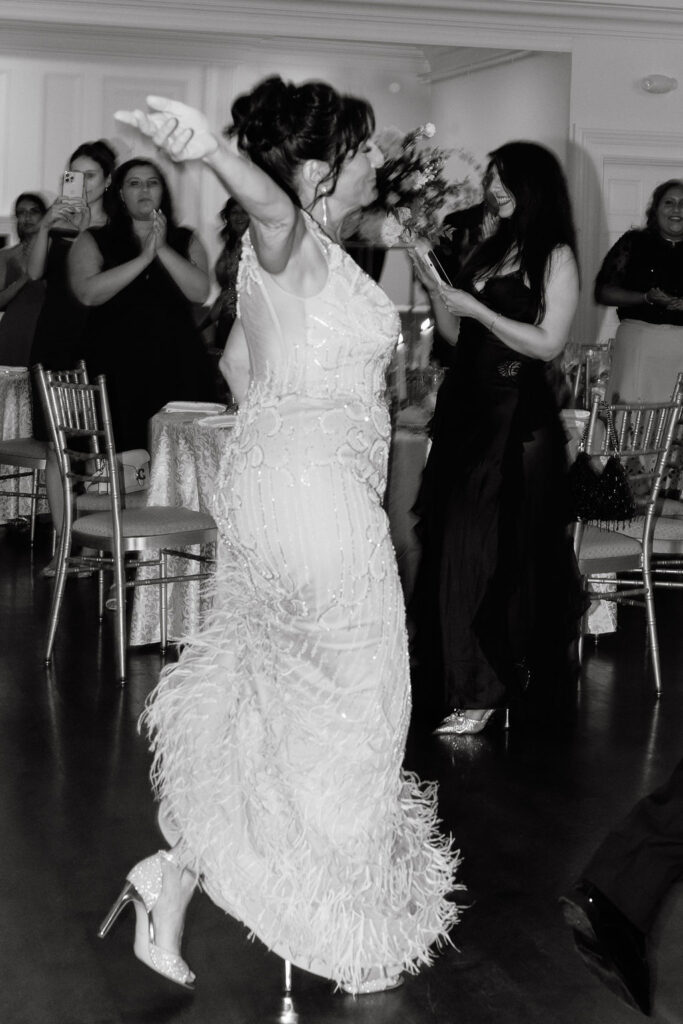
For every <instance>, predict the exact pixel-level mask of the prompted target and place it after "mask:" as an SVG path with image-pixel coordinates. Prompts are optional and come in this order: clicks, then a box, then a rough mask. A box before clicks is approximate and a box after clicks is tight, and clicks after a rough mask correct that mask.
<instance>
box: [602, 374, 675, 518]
mask: <svg viewBox="0 0 683 1024" xmlns="http://www.w3.org/2000/svg"><path fill="white" fill-rule="evenodd" d="M682 406H683V386H677V388H676V390H675V391H674V398H673V400H672V401H670V402H652V403H641V402H633V403H625V402H619V403H614V404H609V403H606V402H604V401H603V400H602V398H601V396H600V394H599V393H596V394H594V395H593V402H592V406H591V416H590V420H589V423H588V429H587V431H586V439H585V442H584V450H585V451H586V452H587V453H588V454H589V455H593V456H603V457H605V456H616V457H617V458H618V459H619V461H620V462H621V464H622V466H623V468H624V471H625V473H626V476H627V479H628V483H629V485H630V487H631V490H632V493H633V497H634V500H635V503H636V508H637V513H638V514H639V515H645V516H647V517H648V518H649V517H651V516H652V515H653V514H654V513H655V511H656V506H657V499H658V497H659V492H660V490H661V486H662V482H663V480H664V478H665V476H666V474H667V472H668V470H669V468H670V465H671V450H672V445H673V440H674V435H675V431H676V428H677V425H678V423H679V420H680V417H681V407H682ZM601 421H602V423H603V425H604V429H603V430H599V425H600V422H601ZM599 435H600V436H599Z"/></svg>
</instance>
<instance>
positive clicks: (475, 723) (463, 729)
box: [434, 708, 496, 736]
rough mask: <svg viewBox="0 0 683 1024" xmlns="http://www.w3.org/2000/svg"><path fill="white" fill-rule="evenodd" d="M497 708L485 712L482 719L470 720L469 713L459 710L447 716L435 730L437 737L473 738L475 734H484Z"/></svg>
mask: <svg viewBox="0 0 683 1024" xmlns="http://www.w3.org/2000/svg"><path fill="white" fill-rule="evenodd" d="M495 710H496V708H489V709H488V710H487V711H484V714H483V715H482V717H481V718H468V716H467V711H466V710H465V711H462V710H460V709H457V710H455V711H452V712H451V714H450V715H447V716H446V717H445V718H444V720H443V722H442V723H441V724H440V725H437V727H436V729H435V730H434V735H435V736H471V735H473V734H474V733H478V732H482V731H483V730H484V729H485V728H486V723H487V722H488V720H489V718H490V717H491V715H492V714H493V712H494V711H495Z"/></svg>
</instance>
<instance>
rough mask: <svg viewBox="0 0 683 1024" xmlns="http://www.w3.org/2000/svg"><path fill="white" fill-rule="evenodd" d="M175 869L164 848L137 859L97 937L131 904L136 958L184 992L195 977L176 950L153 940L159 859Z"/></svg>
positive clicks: (160, 876)
mask: <svg viewBox="0 0 683 1024" xmlns="http://www.w3.org/2000/svg"><path fill="white" fill-rule="evenodd" d="M164 861H167V862H169V863H171V864H173V865H174V866H175V867H176V868H177V867H178V865H177V864H176V862H175V860H174V859H173V855H172V854H170V853H169V852H168V851H166V850H160V851H159V852H158V853H155V854H153V855H152V856H151V857H147V859H146V860H141V861H140V863H139V864H136V865H135V867H134V868H132V869H131V871H129V872H128V875H127V877H126V881H125V884H124V886H123V889H122V890H121V892H120V893H119V895H118V897H117V898H116V900H115V901H114V904H113V906H112V907H111V909H110V911H109V913H108V914H107V916H106V917H105V919H104V921H103V922H102V924H101V925H100V927H99V930H98V932H97V934H98V936H99V937H100V938H101V939H103V938H104V937H105V936H106V935H107V934H108V933H109V931H110V929H111V927H112V925H113V924H114V922H115V921H116V919H117V918H118V916H119V914H120V913H121V911H122V910H123V909H124V908H125V907H126V906H127V905H128V904H129V903H132V904H133V906H134V907H135V941H134V945H133V950H134V952H135V955H136V957H137V958H138V960H141V961H142V963H144V964H146V965H147V967H151V969H152V970H153V971H156V972H157V974H161V975H163V976H164V977H165V978H168V980H169V981H173V982H175V983H176V984H177V985H181V986H182V987H183V988H184V989H186V990H187V991H188V992H192V991H194V981H195V976H194V974H193V973H192V971H191V970H190V968H189V967H188V966H187V964H186V963H185V961H184V960H183V958H182V957H181V956H180V955H179V954H178V953H172V952H170V950H167V949H162V948H161V946H157V944H156V942H155V939H154V921H153V919H152V911H153V910H154V906H155V904H156V902H157V900H158V899H159V895H160V894H161V889H162V886H163V881H164V875H163V862H164Z"/></svg>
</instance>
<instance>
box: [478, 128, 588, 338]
mask: <svg viewBox="0 0 683 1024" xmlns="http://www.w3.org/2000/svg"><path fill="white" fill-rule="evenodd" d="M489 157H490V165H489V166H491V167H493V168H495V169H496V170H497V171H498V174H499V176H500V180H501V181H502V183H503V185H504V186H505V188H506V189H507V190H508V192H510V193H511V194H512V196H513V197H514V200H515V209H514V213H513V214H512V216H511V217H509V218H501V219H500V221H499V222H498V226H497V228H496V231H495V232H494V234H493V235H492V236H491V237H490V238H487V239H486V240H485V241H484V242H482V243H481V245H479V246H477V248H476V249H475V250H474V251H473V252H472V254H471V256H470V257H469V259H468V260H467V261H466V262H465V265H464V267H463V275H464V276H466V277H469V279H470V280H471V279H472V278H473V277H477V276H481V275H486V273H487V272H490V271H493V272H494V273H495V270H496V268H497V267H498V266H499V265H500V264H501V263H502V261H503V260H504V259H505V256H506V254H507V253H508V252H509V251H510V250H511V249H513V248H515V249H516V250H517V252H518V254H519V266H520V271H521V272H522V274H523V275H524V276H525V277H526V278H527V280H528V281H529V287H530V290H531V294H532V296H533V298H534V299H535V300H536V303H537V305H538V318H537V323H538V322H540V321H541V320H542V319H543V315H544V313H545V281H546V270H547V265H548V260H549V258H550V256H551V253H552V252H553V250H554V249H556V248H557V247H558V246H561V245H566V246H568V247H569V249H571V251H572V253H573V254H574V258H576V232H575V230H574V221H573V217H572V208H571V202H570V199H569V190H568V188H567V180H566V178H565V176H564V172H563V170H562V168H561V167H560V164H559V161H558V160H557V157H556V156H555V155H554V153H551V152H550V150H549V149H546V148H545V146H540V145H539V144H538V143H536V142H507V143H506V144H505V145H504V146H499V147H498V149H494V150H493V152H491V153H489Z"/></svg>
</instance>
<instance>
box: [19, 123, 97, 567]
mask: <svg viewBox="0 0 683 1024" xmlns="http://www.w3.org/2000/svg"><path fill="white" fill-rule="evenodd" d="M115 164H116V154H115V153H114V150H113V149H112V148H111V146H110V145H109V143H108V142H106V141H105V140H104V139H99V140H97V141H96V142H84V143H83V144H82V145H80V146H79V147H78V148H77V149H76V150H74V152H73V153H72V154H71V157H70V158H69V164H68V167H67V169H66V171H65V172H64V174H63V176H62V185H61V195H59V196H58V197H57V198H56V199H55V201H54V203H53V204H52V206H51V207H50V208H49V209H48V211H47V213H46V214H45V216H44V217H43V219H42V220H41V222H40V227H39V228H38V231H37V233H36V235H35V237H34V239H33V242H32V244H31V251H30V253H29V258H28V268H27V269H28V274H29V277H31V278H32V279H33V280H40V279H43V280H44V281H45V301H44V303H43V308H42V310H41V313H40V316H39V318H38V322H37V324H36V331H35V334H34V337H33V345H32V346H31V355H30V362H29V365H30V366H34V365H35V364H36V363H41V364H42V365H43V366H44V367H45V369H48V370H70V369H73V368H74V367H75V366H76V364H77V363H78V361H79V360H80V359H82V358H83V355H84V344H85V341H84V339H85V329H86V321H87V316H88V311H87V309H86V308H85V307H84V306H82V305H81V303H80V302H79V301H78V300H77V299H76V297H75V296H74V294H73V292H72V290H71V287H70V285H69V281H68V273H67V260H68V256H69V252H70V251H71V247H72V245H73V242H74V240H75V239H76V238H77V237H78V235H79V233H80V232H82V231H85V229H86V228H87V227H92V226H95V225H102V224H105V223H106V219H107V217H106V214H105V211H104V196H105V193H106V190H107V188H108V187H109V184H110V182H111V175H112V172H113V170H114V166H115ZM33 434H34V436H35V437H37V438H38V439H39V440H41V441H48V440H49V432H48V427H47V423H46V422H45V417H44V414H43V410H42V408H41V404H40V401H39V399H38V396H37V395H34V401H33ZM45 484H46V489H47V499H48V504H49V506H50V514H51V516H52V522H53V525H54V528H55V530H56V531H57V533H59V532H60V530H61V528H62V485H61V479H60V476H59V469H58V466H57V463H56V460H55V459H54V457H50V456H48V462H47V470H46V473H45ZM54 566H55V559H53V560H52V561H51V562H50V564H49V565H48V566H47V567H46V568H45V569H44V570H43V572H44V574H45V575H46V576H53V575H54V571H55V570H54Z"/></svg>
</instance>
